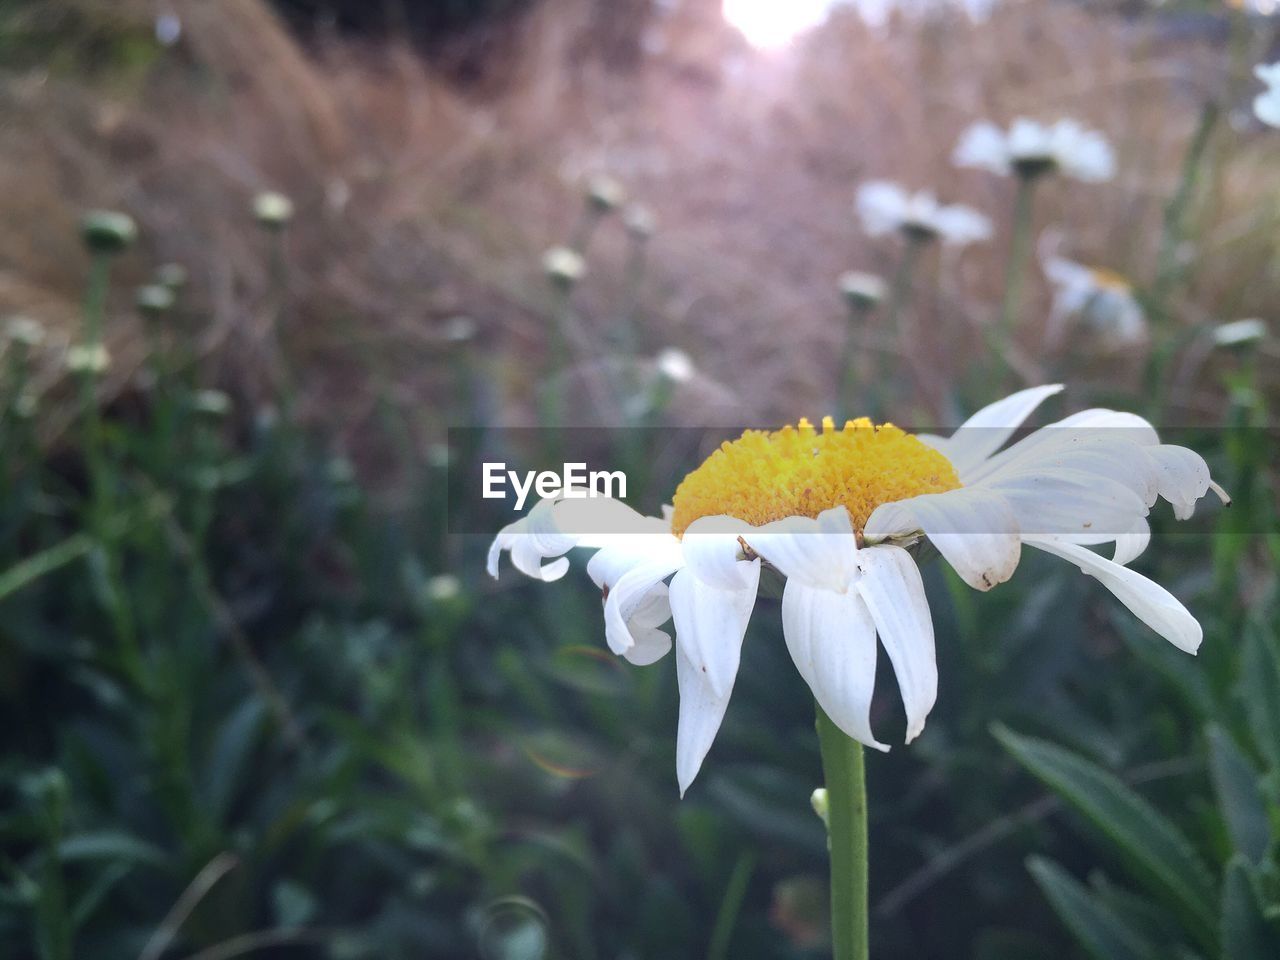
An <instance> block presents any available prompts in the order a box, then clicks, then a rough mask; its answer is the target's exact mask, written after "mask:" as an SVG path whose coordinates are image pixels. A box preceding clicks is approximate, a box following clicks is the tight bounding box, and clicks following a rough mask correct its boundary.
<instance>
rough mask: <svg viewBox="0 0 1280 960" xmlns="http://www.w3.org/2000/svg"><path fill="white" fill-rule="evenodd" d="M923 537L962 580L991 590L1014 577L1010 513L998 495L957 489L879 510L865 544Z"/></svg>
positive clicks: (1014, 527)
mask: <svg viewBox="0 0 1280 960" xmlns="http://www.w3.org/2000/svg"><path fill="white" fill-rule="evenodd" d="M916 531H922V532H924V533H925V534H927V535H928V537H929V541H930V542H931V543H932V544H933V545H934V546H935V547H937V548H938V552H939V553H940V554H942V556H943V558H944V559H945V560H946V561H947V562H948V563H949V564H951V566H952V567H953V568H954V569H955V571H956V573H958V574H959V575H960V578H961V579H962V580H964V582H965V583H967V584H968V585H969V586H971V587H973V588H974V589H975V590H990V589H991V588H992V587H994V586H995V585H996V584H999V583H1004V582H1005V581H1006V580H1008V579H1009V578H1010V577H1012V576H1013V571H1014V570H1016V569H1017V567H1018V558H1019V557H1020V556H1021V555H1022V543H1021V541H1020V540H1019V538H1018V522H1017V519H1016V518H1015V517H1014V511H1013V508H1012V507H1011V506H1010V505H1009V502H1008V501H1007V500H1006V499H1005V498H1004V497H1002V496H1001V495H1000V494H999V493H996V492H995V491H992V490H984V489H983V488H981V487H961V488H959V489H958V490H950V491H947V492H946V493H929V494H924V495H923V496H919V497H911V498H910V499H908V500H900V501H898V502H896V503H885V504H881V505H880V506H879V507H877V508H876V509H875V511H874V512H873V513H872V514H871V516H870V517H869V518H868V520H867V526H866V529H865V530H864V531H863V536H864V537H865V539H866V540H867V541H868V542H871V541H875V540H882V539H885V538H887V537H893V538H900V537H903V536H904V535H908V534H910V533H913V532H916Z"/></svg>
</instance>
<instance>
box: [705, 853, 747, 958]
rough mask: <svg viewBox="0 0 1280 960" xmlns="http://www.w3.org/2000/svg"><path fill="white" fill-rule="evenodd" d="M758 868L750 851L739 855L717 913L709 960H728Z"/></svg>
mask: <svg viewBox="0 0 1280 960" xmlns="http://www.w3.org/2000/svg"><path fill="white" fill-rule="evenodd" d="M755 868H756V856H755V854H754V853H752V852H751V851H750V850H744V851H743V852H742V853H740V854H739V855H738V859H737V861H736V862H735V863H734V865H733V873H731V874H730V875H729V883H728V885H727V886H726V887H725V891H724V899H723V900H721V901H720V910H719V912H717V913H716V925H715V927H714V928H712V931H711V945H710V946H709V947H707V960H728V958H729V941H730V938H731V937H732V936H733V928H734V926H735V925H736V924H737V922H738V914H739V913H740V912H741V910H742V900H743V898H744V897H745V896H746V895H747V884H748V883H750V882H751V874H752V873H753V872H754V871H755Z"/></svg>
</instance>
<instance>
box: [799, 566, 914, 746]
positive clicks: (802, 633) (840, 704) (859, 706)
mask: <svg viewBox="0 0 1280 960" xmlns="http://www.w3.org/2000/svg"><path fill="white" fill-rule="evenodd" d="M782 631H783V635H784V636H785V637H786V641H787V649H788V650H789V651H790V652H791V659H792V660H794V661H795V664H796V669H797V670H799V671H800V676H801V677H803V678H804V681H805V683H807V684H808V685H809V689H810V690H812V691H813V696H814V699H816V700H817V701H818V704H819V705H820V706H821V707H822V709H823V710H824V711H825V712H826V714H827V716H829V717H830V718H831V720H832V721H833V722H834V723H835V725H836V726H837V727H839V728H840V729H841V730H843V731H844V732H845V733H847V734H848V735H849V736H851V737H853V739H855V740H857V741H858V742H859V743H863V744H866V745H867V746H868V747H874V748H875V749H877V750H888V749H889V748H888V746H887V745H885V744H883V743H881V742H880V741H879V740H877V739H876V738H875V736H874V735H873V734H872V732H871V695H872V692H873V691H874V690H875V681H876V627H875V623H874V622H873V621H872V619H871V613H870V611H868V610H867V606H866V604H865V603H864V602H863V600H862V598H861V597H860V596H858V594H857V593H856V592H853V591H851V592H848V593H833V592H832V591H830V590H822V589H817V588H814V587H809V586H806V585H805V584H803V583H801V582H799V581H798V580H788V581H787V585H786V587H785V588H784V590H783V592H782Z"/></svg>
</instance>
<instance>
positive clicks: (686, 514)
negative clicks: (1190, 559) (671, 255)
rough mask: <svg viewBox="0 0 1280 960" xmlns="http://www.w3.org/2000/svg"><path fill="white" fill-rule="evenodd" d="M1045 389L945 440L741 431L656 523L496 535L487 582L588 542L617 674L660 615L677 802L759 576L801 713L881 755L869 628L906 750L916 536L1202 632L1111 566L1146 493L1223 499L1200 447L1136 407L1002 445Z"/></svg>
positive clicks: (876, 433)
mask: <svg viewBox="0 0 1280 960" xmlns="http://www.w3.org/2000/svg"><path fill="white" fill-rule="evenodd" d="M1061 389H1062V388H1061V387H1060V386H1056V385H1055V386H1045V387H1037V388H1034V389H1030V390H1024V391H1022V392H1020V393H1016V394H1014V395H1013V396H1010V397H1008V398H1006V399H1004V400H1001V401H1000V402H998V403H995V404H992V405H991V406H989V407H986V408H985V409H983V410H981V411H979V412H978V413H977V414H975V415H974V416H973V417H971V418H970V419H969V420H968V421H967V422H966V423H965V424H964V425H963V426H962V427H961V428H960V429H959V430H958V431H956V433H955V434H954V435H953V436H951V437H949V438H945V439H944V438H941V437H933V436H927V435H921V436H913V435H911V434H908V433H905V432H903V431H902V430H900V429H898V428H897V427H894V426H892V425H891V424H884V425H881V426H874V425H872V423H871V422H870V421H868V420H865V419H863V420H857V421H850V422H849V423H846V424H845V426H844V428H843V429H840V430H836V429H835V428H834V425H833V424H832V423H831V422H830V420H827V421H825V422H824V424H823V427H822V430H821V431H818V430H815V429H814V428H813V427H812V426H811V425H810V424H809V423H808V422H807V421H803V420H802V421H801V422H800V425H799V426H798V427H786V428H783V429H782V430H778V431H775V432H772V433H766V432H763V431H758V430H749V431H747V432H746V433H744V434H743V435H742V437H741V438H740V439H738V440H735V441H733V442H731V443H725V444H723V445H722V446H721V447H720V448H719V449H718V450H717V451H716V452H715V453H713V454H712V455H711V456H710V457H709V458H707V460H706V461H705V462H704V463H703V464H702V465H701V466H700V467H698V468H697V469H696V470H694V471H693V472H692V473H690V474H689V475H688V476H686V477H685V478H684V480H683V481H682V482H681V483H680V485H679V486H678V487H677V489H676V492H675V496H674V498H673V500H672V506H671V507H670V508H668V509H667V510H666V511H665V516H663V517H662V518H657V517H644V516H641V515H640V514H638V513H636V512H635V511H633V510H632V509H631V508H630V507H628V506H626V505H625V504H623V503H621V502H619V501H616V500H611V499H605V498H597V499H576V498H575V499H559V500H544V501H541V502H540V503H539V504H538V505H537V506H535V507H534V508H533V509H532V510H531V511H530V512H529V514H527V515H526V516H525V517H522V518H521V519H520V520H517V521H516V522H514V523H512V524H510V525H508V526H507V527H505V528H503V530H502V531H501V532H500V533H499V534H498V536H497V537H496V538H495V540H494V542H493V544H492V546H491V547H490V549H489V559H488V568H489V572H490V574H492V575H493V576H495V577H496V576H497V575H498V565H499V559H500V557H501V554H502V552H503V551H510V553H511V559H512V562H513V563H514V564H515V566H516V568H517V569H519V570H521V571H522V572H524V573H526V574H528V575H529V576H531V577H535V578H538V579H540V580H544V581H552V580H556V579H558V578H560V577H562V576H563V575H564V574H565V572H566V571H567V570H568V568H569V560H568V558H567V557H565V556H564V554H566V553H568V552H569V550H570V549H572V548H573V547H575V546H581V547H590V548H594V549H596V550H597V552H596V553H595V555H594V556H592V558H591V560H590V561H589V563H588V564H587V573H588V574H589V575H590V576H591V578H592V579H593V580H594V581H595V583H596V585H597V586H599V587H600V588H601V591H602V593H603V598H604V600H603V603H604V621H605V638H606V640H607V642H608V644H609V646H610V648H611V649H612V650H613V651H614V652H615V653H617V654H620V655H622V656H624V657H626V658H627V659H628V660H630V661H631V662H632V663H636V664H648V663H653V662H654V661H656V660H658V659H659V658H661V657H662V656H664V655H665V654H666V653H667V652H668V651H669V650H670V649H671V647H672V642H671V638H670V636H669V635H668V634H667V632H666V631H664V630H662V629H661V627H662V625H663V624H665V622H666V621H667V620H668V618H670V619H672V620H673V621H674V626H675V633H676V643H675V650H676V676H677V682H678V684H679V689H680V717H679V727H678V733H677V742H676V774H677V779H678V781H679V785H680V790H681V792H682V793H683V792H684V791H685V789H687V788H688V786H689V784H690V783H691V782H692V781H693V779H694V777H695V776H696V775H697V773H698V770H699V768H700V767H701V765H702V761H703V758H704V757H705V756H706V754H707V751H708V750H709V749H710V747H711V743H712V741H713V739H714V738H715V735H716V732H717V731H718V730H719V727H720V723H721V720H722V718H723V717H724V711H725V708H726V706H727V704H728V702H729V696H730V694H731V693H732V691H733V684H734V680H735V677H736V675H737V672H738V662H739V655H740V652H741V647H742V639H743V636H744V634H745V632H746V628H747V621H748V619H749V617H750V616H751V611H752V609H753V607H754V605H755V601H756V593H757V588H758V586H759V582H760V575H761V568H762V564H768V565H769V566H771V567H773V568H776V570H778V571H779V572H781V574H782V575H783V576H785V577H786V587H785V589H784V592H783V597H782V623H783V632H784V635H785V639H786V644H787V648H788V650H789V651H790V652H791V656H792V659H793V660H794V662H795V665H796V668H797V669H798V670H799V672H800V674H801V676H802V677H803V678H804V679H805V681H806V682H807V683H808V685H809V687H810V688H811V689H812V691H813V694H814V697H815V699H816V700H817V701H818V704H819V705H820V706H821V707H822V709H823V710H824V711H825V712H826V713H827V715H828V716H829V717H830V718H831V719H832V721H834V723H835V724H836V725H837V726H838V727H839V728H840V729H841V730H843V731H844V732H845V733H846V734H848V735H849V736H850V737H852V738H854V739H856V740H858V741H860V742H861V743H864V744H866V745H868V746H871V747H875V748H877V749H881V750H886V749H888V748H887V746H885V744H883V743H881V742H880V741H879V740H877V739H876V738H875V736H874V734H873V733H872V730H871V722H870V709H871V696H872V691H873V688H874V684H875V667H876V638H877V636H878V637H879V639H880V643H881V644H883V645H884V647H885V650H886V651H887V653H888V655H889V660H890V662H891V663H892V664H893V669H894V673H895V674H896V675H897V679H898V686H899V688H900V690H901V691H902V699H903V704H904V706H905V708H906V715H907V731H906V739H907V740H908V741H910V740H912V739H914V738H915V737H916V736H918V735H919V734H920V732H921V730H923V728H924V724H925V718H926V717H927V716H928V714H929V711H930V709H931V708H932V707H933V703H934V700H935V698H936V695H937V687H938V672H937V664H936V661H935V657H934V635H933V623H932V620H931V617H930V613H929V605H928V601H927V599H926V597H925V592H924V585H923V582H922V581H921V577H920V571H919V569H918V568H917V566H916V561H915V559H914V558H913V555H912V553H911V552H909V551H908V549H907V548H908V547H912V546H915V545H916V544H918V543H919V542H920V541H921V540H923V539H924V538H926V537H927V538H928V540H929V541H931V542H932V544H933V545H934V547H936V549H937V550H938V552H939V553H940V554H941V555H942V557H943V558H945V559H946V560H947V562H949V563H950V564H951V566H952V567H953V568H954V569H955V570H956V572H957V573H958V574H959V575H960V577H961V578H962V579H963V580H964V581H965V582H966V583H967V584H969V585H970V586H972V587H974V588H975V589H978V590H988V589H990V588H992V587H994V586H996V585H997V584H999V583H1002V582H1004V581H1005V580H1008V579H1009V578H1010V577H1011V576H1012V575H1013V572H1014V570H1015V568H1016V567H1017V565H1018V560H1019V557H1020V555H1021V551H1022V546H1023V544H1027V545H1030V546H1033V547H1036V548H1038V549H1040V550H1044V551H1046V552H1048V553H1052V554H1054V555H1056V556H1059V557H1062V558H1063V559H1065V560H1067V561H1068V562H1070V563H1072V564H1074V565H1075V566H1077V567H1079V568H1080V569H1081V570H1082V571H1083V572H1085V573H1087V574H1089V575H1091V576H1093V577H1095V578H1096V579H1098V580H1099V581H1100V582H1101V583H1102V584H1103V585H1104V586H1105V587H1107V589H1109V590H1110V591H1111V592H1112V593H1113V594H1115V596H1116V597H1117V598H1118V599H1119V600H1120V601H1121V603H1123V604H1124V605H1125V606H1126V607H1128V608H1129V609H1130V610H1131V611H1132V612H1133V613H1134V614H1135V615H1136V616H1138V617H1139V619H1141V620H1142V621H1144V622H1145V623H1147V624H1148V625H1149V626H1151V627H1152V628H1153V629H1154V630H1155V631H1156V632H1158V633H1159V634H1160V635H1161V636H1163V637H1165V638H1166V639H1167V640H1169V641H1170V642H1171V643H1173V644H1174V645H1175V646H1177V647H1178V648H1179V649H1182V650H1185V651H1187V652H1189V653H1194V652H1195V651H1196V650H1197V648H1198V647H1199V645H1200V640H1201V628H1200V624H1199V623H1198V622H1197V621H1196V619H1195V618H1194V617H1193V616H1192V615H1191V614H1190V613H1189V612H1188V611H1187V610H1186V608H1185V607H1183V605H1182V604H1181V603H1179V602H1178V600H1177V599H1175V598H1174V597H1173V595H1172V594H1170V593H1169V592H1168V591H1167V590H1165V589H1164V588H1163V587H1161V586H1160V585H1159V584H1157V583H1155V582H1153V581H1151V580H1149V579H1147V578H1146V577H1144V576H1142V575H1141V574H1138V573H1135V572H1134V571H1132V570H1130V569H1129V568H1128V567H1127V566H1125V564H1126V563H1127V562H1129V561H1130V560H1132V559H1133V558H1134V557H1136V556H1138V554H1140V553H1141V552H1142V551H1143V550H1144V549H1145V547H1146V545H1147V542H1148V540H1149V539H1150V533H1149V530H1148V527H1147V521H1146V516H1147V513H1148V509H1149V508H1150V507H1151V506H1152V505H1153V504H1154V503H1155V501H1156V499H1157V497H1164V498H1165V499H1166V500H1168V501H1170V502H1171V503H1172V504H1173V508H1174V513H1175V515H1176V516H1178V517H1179V518H1186V517H1189V516H1190V515H1191V513H1192V511H1193V509H1194V507H1195V503H1196V501H1197V500H1199V499H1200V497H1202V496H1203V495H1204V494H1205V492H1206V491H1207V490H1208V489H1210V488H1212V489H1214V490H1215V491H1216V492H1217V493H1218V495H1219V496H1220V497H1222V498H1223V500H1224V501H1225V500H1226V497H1225V494H1223V493H1222V491H1221V488H1219V487H1218V486H1217V485H1216V484H1214V483H1213V482H1212V480H1211V479H1210V477H1209V469H1208V467H1207V466H1206V465H1205V462H1204V460H1203V459H1201V457H1200V456H1199V455H1198V454H1196V453H1194V452H1193V451H1191V450H1188V449H1185V448H1183V447H1177V446H1171V445H1167V444H1161V443H1160V440H1159V438H1158V436H1157V435H1156V431H1155V429H1154V428H1153V427H1152V426H1151V425H1150V424H1149V423H1147V422H1146V421H1145V420H1143V419H1142V418H1141V417H1138V416H1136V415H1134V414H1128V413H1119V412H1116V411H1112V410H1100V409H1098V410H1086V411H1084V412H1082V413H1078V414H1075V415H1073V416H1070V417H1067V418H1066V419H1065V420H1061V421H1059V422H1058V423H1055V424H1053V425H1052V426H1049V427H1045V428H1043V429H1041V430H1037V431H1035V432H1034V433H1031V434H1030V435H1028V436H1027V437H1025V438H1024V439H1022V440H1019V441H1018V442H1016V443H1014V444H1012V445H1011V446H1009V447H1007V448H1005V449H1003V450H1002V449H1001V448H1002V447H1004V445H1005V443H1006V442H1007V441H1008V440H1009V438H1010V437H1011V435H1012V434H1013V432H1014V431H1015V430H1016V429H1017V427H1018V426H1019V425H1020V424H1021V423H1022V422H1023V421H1024V420H1025V419H1026V418H1027V417H1028V416H1029V415H1030V414H1031V412H1032V411H1033V410H1034V409H1035V408H1036V407H1037V406H1038V405H1039V404H1040V403H1041V402H1042V401H1043V400H1044V399H1045V398H1047V397H1049V396H1052V395H1053V394H1055V393H1057V392H1059V390H1061ZM1104 543H1114V545H1115V546H1114V554H1113V559H1107V558H1106V557H1104V556H1102V555H1101V554H1099V553H1097V552H1095V551H1093V550H1091V549H1089V547H1091V546H1096V545H1100V544H1104ZM549 558H554V559H551V562H550V563H547V564H546V565H545V566H544V565H543V561H544V560H546V559H549ZM668 578H670V583H669V584H668V583H667V580H668Z"/></svg>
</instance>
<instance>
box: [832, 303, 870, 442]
mask: <svg viewBox="0 0 1280 960" xmlns="http://www.w3.org/2000/svg"><path fill="white" fill-rule="evenodd" d="M870 313H871V310H870V309H869V308H868V307H866V306H863V305H860V304H853V305H850V307H849V320H848V327H847V328H846V330H845V336H844V349H843V351H842V352H841V355H840V395H839V397H838V398H837V400H838V402H837V407H836V412H837V413H839V414H840V416H841V417H844V418H848V417H852V416H854V415H855V408H856V403H855V401H856V400H857V393H858V388H859V386H862V387H863V388H865V389H868V390H870V389H871V388H872V387H873V386H874V384H872V383H871V381H870V378H869V377H868V375H867V363H866V360H867V324H868V322H869V320H870Z"/></svg>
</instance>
